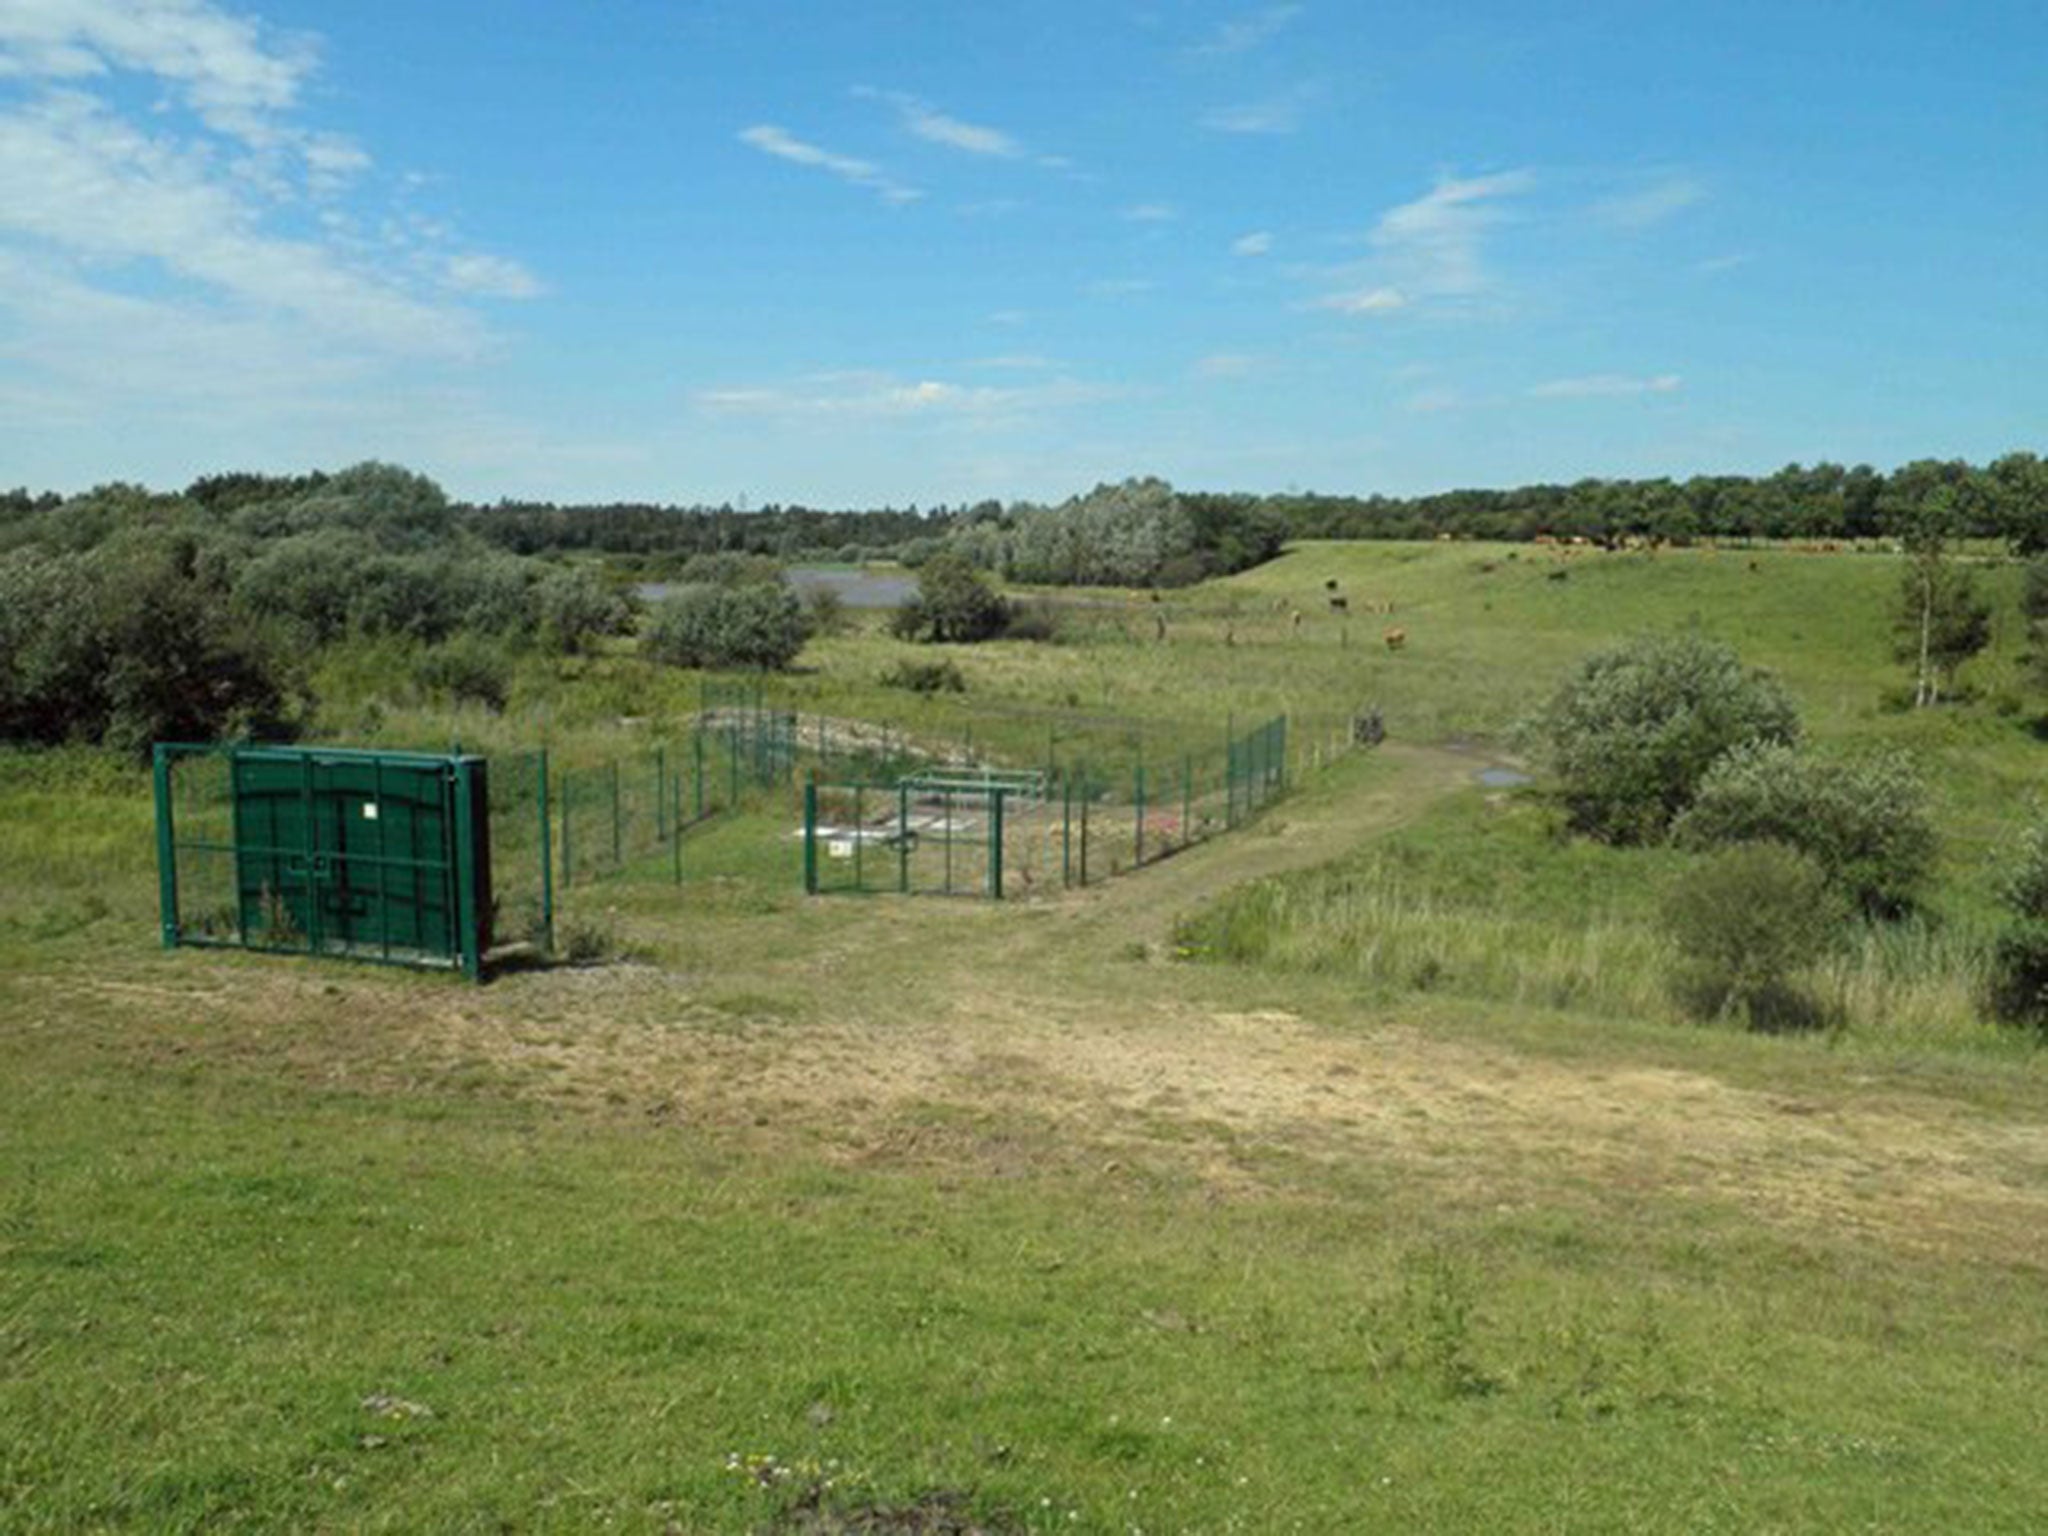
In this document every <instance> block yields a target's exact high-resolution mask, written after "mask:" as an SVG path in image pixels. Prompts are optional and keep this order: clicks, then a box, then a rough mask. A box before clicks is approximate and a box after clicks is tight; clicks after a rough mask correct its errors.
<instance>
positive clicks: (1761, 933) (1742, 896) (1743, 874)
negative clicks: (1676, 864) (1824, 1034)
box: [1660, 843, 1843, 1029]
mask: <svg viewBox="0 0 2048 1536" xmlns="http://www.w3.org/2000/svg"><path fill="white" fill-rule="evenodd" d="M1842 919H1843V908H1842V906H1841V903H1840V901H1839V899H1838V898H1837V897H1836V896H1835V894H1834V892H1833V891H1832V889H1831V888H1830V887H1829V885H1828V880H1827V875H1826V874H1825V872H1823V871H1822V869H1821V867H1820V865H1818V864H1817V863H1815V862H1814V861H1813V860H1812V859H1811V858H1809V857H1807V856H1806V855H1805V854H1803V853H1801V852H1799V851H1798V850H1797V849H1793V848H1787V847H1785V846H1784V845H1783V844H1782V843H1738V844H1736V845H1735V846H1734V847H1731V848H1723V849H1719V850H1717V851H1716V852H1714V853H1712V854H1710V855H1709V856H1708V857H1707V859H1706V861H1705V862H1704V863H1702V864H1700V865H1699V866H1698V867H1697V868H1695V869H1693V870H1691V871H1689V872H1688V873H1687V874H1686V875H1685V876H1684V877H1683V878H1681V879H1680V880H1679V881H1678V882H1677V884H1675V885H1674V886H1673V887H1672V888H1671V890H1670V891H1669V893H1668V894H1667V895H1666V897H1665V900H1664V905H1663V910H1662V912H1661V913H1660V926H1661V927H1662V928H1663V930H1664V932H1665V934H1666V935H1667V936H1668V937H1669V938H1670V939H1671V941H1672V943H1673V944H1674V945H1675V946H1676V947H1677V949H1678V952H1679V957H1678V960H1677V963H1676V964H1675V966H1674V967H1673V970H1672V973H1671V977H1670V982H1671V991H1672V995H1673V996H1674V997H1675V998H1676V999H1677V1001H1678V1003H1679V1006H1681V1007H1682V1008H1684V1009H1685V1011H1686V1012H1687V1013H1689V1014H1691V1015H1692V1016H1693V1017H1695V1018H1700V1019H1715V1018H1724V1017H1727V1016H1729V1015H1731V1014H1738V1013H1739V1014H1742V1015H1744V1016H1745V1017H1746V1018H1747V1019H1748V1021H1749V1023H1750V1024H1751V1025H1752V1026H1753V1027H1755V1028H1759V1029H1788V1028H1802V1027H1810V1026H1812V1025H1814V1024H1816V1023H1818V1022H1819V1021H1820V1010H1819V1008H1818V1007H1817V1006H1816V1005H1815V1004H1814V1002H1813V1001H1812V999H1811V998H1809V997H1808V996H1806V995H1805V994H1804V993H1802V992H1801V991H1799V990H1798V988H1796V987H1795V986H1794V985H1793V984H1792V981H1791V978H1792V976H1793V975H1794V973H1796V972H1797V971H1798V970H1799V969H1800V968H1802V967H1803V966H1806V965H1809V964H1811V963H1813V962H1814V961H1816V960H1818V959H1820V958H1821V957H1822V956H1823V955H1824V954H1825V953H1826V952H1827V951H1828V949H1829V948H1831V947H1832V945H1833V944H1834V942H1835V941H1836V940H1837V939H1838V938H1839V936H1840V934H1841V930H1842Z"/></svg>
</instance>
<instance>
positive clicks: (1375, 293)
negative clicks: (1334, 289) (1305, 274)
mask: <svg viewBox="0 0 2048 1536" xmlns="http://www.w3.org/2000/svg"><path fill="white" fill-rule="evenodd" d="M1313 307H1314V308H1316V309H1332V310H1335V311H1336V312H1337V313H1338V314H1340V315H1390V314H1392V313H1393V312H1394V311H1395V310H1397V309H1406V308H1407V307H1408V296H1407V295H1406V294H1404V293H1402V292H1401V290H1400V289H1398V288H1387V287H1379V288H1358V289H1354V290H1352V291H1350V292H1347V293H1327V294H1324V295H1323V297H1321V298H1320V299H1317V300H1316V301H1315V304H1314V306H1313Z"/></svg>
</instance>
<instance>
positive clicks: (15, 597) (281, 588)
mask: <svg viewBox="0 0 2048 1536" xmlns="http://www.w3.org/2000/svg"><path fill="white" fill-rule="evenodd" d="M630 619H631V609H630V605H629V603H628V602H627V601H626V599H625V598H624V597H623V596H622V595H621V594H619V593H618V592H616V591H614V590H613V589H612V588H611V587H610V586H609V585H608V584H607V583H606V582H605V581H604V580H603V578H602V577H601V576H599V575H598V574H597V573H596V572H595V571H594V570H592V569H591V568H590V567H589V566H588V565H583V566H569V565H562V564H557V563H552V562H546V561H541V560H535V559H529V558H525V557H522V556H519V555H515V554H512V553H510V552H508V551H505V550H501V549H497V548H494V547H492V546H491V545H489V544H487V543H485V542H484V541H482V540H481V539H479V538H477V537H476V536H475V535H474V534H473V533H470V532H469V531H468V530H467V529H466V528H464V526H463V525H462V522H461V519H460V517H459V516H458V514H457V511H456V509H455V508H454V507H453V506H452V505H451V504H450V502H449V500H448V498H447V496H446V495H445V494H444V493H443V492H442V490H441V488H440V487H439V486H438V485H436V484H435V483H434V482H433V481H432V480H429V479H428V478H427V477H425V476H424V475H417V474H413V473H411V472H409V471H407V470H404V469H400V468H397V467H395V466H392V465H386V464H374V463H371V464H360V465H357V466H355V467H353V468H350V469H346V470H342V471H339V472H337V473H334V474H325V473H322V474H314V475H300V476H281V477H268V476H257V475H221V476H213V477H209V478H208V479H205V480H201V481H197V482H195V483H194V484H193V485H192V486H191V487H189V488H188V489H187V490H185V491H183V492H180V493H175V494H163V493H158V492H152V491H149V490H146V489H144V488H142V487H140V486H133V485H121V484H114V485H106V486H101V487H99V488H97V489H95V490H93V491H90V492H88V493H86V494H85V495H82V496H77V497H72V498H69V499H61V498H53V497H48V496H43V497H33V496H28V495H26V494H25V493H15V494H13V495H9V496H5V497H0V739H11V740H20V741H35V742H61V741H70V740H79V741H88V742H99V743H105V744H108V745H112V746H115V747H118V748H122V749H126V750H140V749H143V748H146V747H147V746H148V744H149V743H150V742H152V741H156V740H165V739H188V740H191V739H206V738H210V737H215V736H221V735H239V734H245V733H246V734H260V735H269V736H275V735H286V734H290V733H291V732H292V731H293V730H294V728H295V727H296V726H297V725H298V724H299V723H300V722H301V720H302V719H303V717H304V716H305V714H306V711H307V709H308V707H309V697H308V693H307V688H306V683H305V678H306V673H307V667H308V663H309V661H310V659H311V658H312V657H314V656H315V655H316V654H317V653H318V652H319V651H320V650H322V649H323V648H325V647H327V646H330V645H332V644H334V643H336V642H338V641H340V640H343V639H344V638H348V637H351V636H365V637H373V638H375V637H389V638H394V639H397V640H399V641H402V642H406V643H407V644H408V645H409V647H410V649H411V650H412V651H413V652H414V653H415V657H416V671H417V674H418V680H419V682H420V683H421V686H422V687H423V689H425V690H427V691H451V692H455V693H458V694H464V695H467V696H473V697H479V698H482V699H484V700H485V701H486V702H490V701H491V700H492V698H493V697H494V696H495V697H497V698H498V699H500V701H501V700H502V692H503V687H504V682H503V677H504V671H505V663H504V659H503V658H504V657H505V656H506V654H508V653H510V652H513V651H516V650H518V649H521V648H534V647H538V648H544V649H548V650H552V651H556V652H574V651H579V650H582V649H584V648H585V647H587V646H588V645H589V644H590V643H591V642H592V641H593V640H594V639H595V638H596V637H597V636H599V635H602V634H607V633H615V632H618V631H620V630H621V629H623V628H624V627H625V626H626V625H627V624H628V623H629V622H630Z"/></svg>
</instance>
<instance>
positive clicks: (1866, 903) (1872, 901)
mask: <svg viewBox="0 0 2048 1536" xmlns="http://www.w3.org/2000/svg"><path fill="white" fill-rule="evenodd" d="M1672 833H1673V835H1674V836H1675V837H1676V838H1677V839H1678V840H1679V841H1680V842H1683V843H1686V844H1689V845H1690V846H1692V847H1695V848H1712V847H1719V846H1724V845H1726V844H1729V843H1744V842H1777V843H1783V844H1785V845H1786V846H1787V847H1790V848H1796V849H1798V850H1799V851H1800V852H1802V853H1804V854H1806V855H1807V856H1808V857H1810V858H1812V859H1813V860H1814V862H1815V863H1817V864H1818V865H1819V866H1820V867H1821V870H1822V872H1823V873H1824V874H1826V876H1827V877H1828V882H1829V883H1830V884H1831V885H1832V886H1833V887H1834V888H1835V889H1836V890H1837V891H1839V892H1840V893H1841V894H1842V895H1843V896H1845V897H1847V898H1848V899H1849V900H1850V901H1851V902H1854V903H1855V904H1856V905H1857V906H1859V907H1861V908H1862V909H1863V911H1864V912H1866V913H1867V914H1869V915H1870V916H1872V917H1897V916H1899V915H1901V914H1903V913H1904V912H1905V911H1906V910H1907V909H1908V908H1910V907H1911V906H1912V905H1913V903H1914V900H1915V898H1916V897H1917V896H1918V894H1919V892H1920V888H1921V887H1922V885H1924V884H1925V882H1926V880H1927V876H1928V874H1929V873H1930V872H1931V871H1932V869H1933V867H1934V854H1935V833H1934V824H1933V822H1932V820H1931V819H1930V818H1929V816H1928V812H1927V788H1926V786H1925V785H1924V784H1923V783H1922V782H1921V781H1920V777H1919V775H1918V774H1916V773H1915V772H1914V771H1913V768H1912V765H1911V764H1910V762H1908V761H1907V759H1906V758H1905V757H1904V756H1903V755H1901V754H1896V753H1894V754H1889V755H1886V756H1882V757H1872V758H1866V759H1863V760H1861V761H1853V762H1848V761H1839V760H1829V759H1824V758H1814V757H1808V756H1805V755H1803V754H1802V753H1801V752H1800V751H1799V750H1798V749H1797V748H1794V747H1791V746H1788V745H1785V744H1783V743H1780V742H1756V743H1751V744H1750V745H1748V746H1742V747H1736V748H1734V749H1733V750H1731V751H1729V752H1727V753H1725V754H1724V755H1723V756H1722V757H1721V758H1720V759H1719V760H1718V761H1717V762H1715V764H1714V765H1713V766H1712V767H1711V768H1709V769H1708V770H1707V773H1706V777H1705V778H1703V779H1702V780H1701V781H1700V787H1699V793H1698V795H1697V796H1696V797H1695V798H1694V800H1693V803H1692V805H1691V806H1690V807H1689V808H1688V809H1687V810H1686V812H1685V813H1684V814H1683V815H1682V816H1680V817H1679V818H1678V821H1677V822H1676V823H1675V824H1674V826H1673V828H1672Z"/></svg>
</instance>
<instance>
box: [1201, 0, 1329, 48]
mask: <svg viewBox="0 0 2048 1536" xmlns="http://www.w3.org/2000/svg"><path fill="white" fill-rule="evenodd" d="M1301 11H1302V8H1301V7H1300V6H1298V5H1269V6H1265V7H1263V8H1262V9H1260V10H1256V11H1251V12H1249V13H1247V14H1245V15H1243V16H1239V17H1236V18H1234V19H1232V20H1230V21H1226V22H1225V23H1223V25H1222V26H1220V27H1218V28H1217V29H1216V31H1215V32H1214V34H1212V35H1211V36H1210V37H1209V38H1208V39H1207V40H1206V41H1204V42H1200V43H1197V44H1195V45H1194V46H1193V47H1192V48H1190V49H1189V50H1188V52H1189V53H1191V54H1194V55H1196V56H1197V57H1208V58H1217V57H1223V56H1227V55H1230V54H1236V53H1250V52H1251V51H1252V50H1253V49H1254V48H1257V47H1260V46H1261V45H1263V44H1265V43H1267V42H1270V41H1271V40H1272V39H1273V38H1274V37H1276V36H1278V35H1279V33H1280V32H1282V31H1283V30H1285V29H1286V27H1287V26H1288V24H1289V23H1290V22H1292V21H1293V20H1294V19H1295V18H1296V17H1297V16H1299V15H1300V14H1301Z"/></svg>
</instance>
